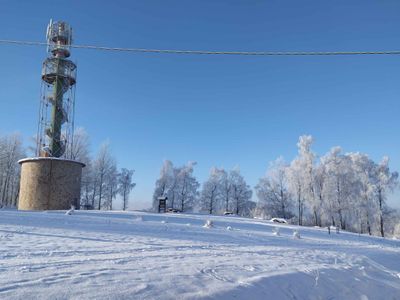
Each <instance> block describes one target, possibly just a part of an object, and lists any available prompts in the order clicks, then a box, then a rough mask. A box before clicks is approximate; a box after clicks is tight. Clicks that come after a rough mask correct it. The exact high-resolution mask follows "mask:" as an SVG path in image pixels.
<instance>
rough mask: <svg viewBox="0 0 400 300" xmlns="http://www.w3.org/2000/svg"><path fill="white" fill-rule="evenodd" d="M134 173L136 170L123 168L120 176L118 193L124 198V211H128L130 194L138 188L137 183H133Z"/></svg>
mask: <svg viewBox="0 0 400 300" xmlns="http://www.w3.org/2000/svg"><path fill="white" fill-rule="evenodd" d="M134 172H135V171H134V170H128V169H125V168H122V169H121V173H120V174H119V176H118V192H119V194H120V195H121V197H122V210H126V209H127V207H128V199H129V194H130V192H131V191H132V189H133V188H134V187H135V186H136V183H134V182H133V181H132V179H133V173H134Z"/></svg>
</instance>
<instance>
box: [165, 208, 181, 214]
mask: <svg viewBox="0 0 400 300" xmlns="http://www.w3.org/2000/svg"><path fill="white" fill-rule="evenodd" d="M167 212H168V213H181V212H182V211H181V210H180V209H176V208H172V207H170V208H168V209H167Z"/></svg>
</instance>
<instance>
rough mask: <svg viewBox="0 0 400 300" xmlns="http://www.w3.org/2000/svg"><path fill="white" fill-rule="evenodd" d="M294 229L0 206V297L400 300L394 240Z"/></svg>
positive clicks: (399, 261) (227, 220)
mask: <svg viewBox="0 0 400 300" xmlns="http://www.w3.org/2000/svg"><path fill="white" fill-rule="evenodd" d="M207 219H211V220H212V221H213V224H214V227H212V228H205V227H203V225H204V223H205V221H206V220H207ZM276 227H279V229H280V230H279V233H278V234H274V231H276V229H275V228H276ZM294 229H297V227H296V226H291V225H276V224H273V223H270V222H267V221H262V220H252V219H245V218H237V217H217V216H215V217H209V216H203V215H192V214H150V213H143V212H96V211H90V212H87V211H76V212H75V213H73V214H72V215H65V212H20V211H14V210H0V299H400V241H397V240H389V239H381V238H376V237H367V236H359V235H357V234H350V233H344V232H341V233H340V234H336V233H333V234H331V235H328V232H327V230H326V229H318V228H300V229H299V233H300V239H296V238H294V237H293V231H294Z"/></svg>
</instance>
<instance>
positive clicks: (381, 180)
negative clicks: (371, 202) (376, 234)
mask: <svg viewBox="0 0 400 300" xmlns="http://www.w3.org/2000/svg"><path fill="white" fill-rule="evenodd" d="M398 177H399V174H398V173H397V172H391V171H390V169H389V158H388V157H387V156H385V157H383V159H382V160H381V162H380V163H379V164H378V165H377V168H376V178H375V193H376V201H377V203H378V208H379V231H380V234H381V236H382V237H384V236H385V230H384V214H385V209H386V196H387V193H388V192H389V191H391V190H393V189H394V188H395V187H396V185H397V184H398Z"/></svg>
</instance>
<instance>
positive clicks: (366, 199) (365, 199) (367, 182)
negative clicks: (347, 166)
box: [348, 152, 376, 235]
mask: <svg viewBox="0 0 400 300" xmlns="http://www.w3.org/2000/svg"><path fill="white" fill-rule="evenodd" d="M348 156H349V157H350V158H351V161H352V164H353V166H352V168H353V171H354V172H355V180H354V181H353V183H354V185H353V187H354V189H353V196H352V198H353V199H355V200H357V201H355V203H354V204H355V205H354V212H355V213H356V220H354V221H355V222H353V223H356V224H357V223H358V227H359V232H360V233H363V232H364V229H365V231H366V232H368V234H370V235H371V234H372V225H373V223H374V215H375V212H376V205H375V201H374V182H375V175H376V164H375V162H374V161H372V160H371V159H370V158H369V157H368V156H367V155H366V154H362V153H358V152H357V153H349V154H348ZM356 224H353V226H354V225H356Z"/></svg>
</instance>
